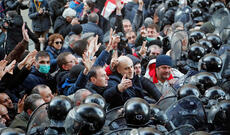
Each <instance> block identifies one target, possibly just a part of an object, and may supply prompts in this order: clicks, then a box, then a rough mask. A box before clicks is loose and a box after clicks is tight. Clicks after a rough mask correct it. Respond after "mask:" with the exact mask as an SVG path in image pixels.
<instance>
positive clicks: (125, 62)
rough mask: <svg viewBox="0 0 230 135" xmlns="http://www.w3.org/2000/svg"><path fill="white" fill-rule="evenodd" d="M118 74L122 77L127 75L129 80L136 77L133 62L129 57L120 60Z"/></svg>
mask: <svg viewBox="0 0 230 135" xmlns="http://www.w3.org/2000/svg"><path fill="white" fill-rule="evenodd" d="M117 72H118V73H120V74H121V75H122V76H124V75H125V74H126V77H127V78H128V79H132V78H133V75H134V69H133V61H132V60H131V59H130V58H129V57H127V56H120V57H119V58H118V65H117Z"/></svg>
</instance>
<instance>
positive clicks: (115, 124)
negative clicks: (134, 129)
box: [108, 117, 128, 131]
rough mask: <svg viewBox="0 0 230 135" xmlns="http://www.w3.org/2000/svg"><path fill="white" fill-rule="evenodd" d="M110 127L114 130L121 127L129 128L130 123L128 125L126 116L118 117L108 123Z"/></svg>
mask: <svg viewBox="0 0 230 135" xmlns="http://www.w3.org/2000/svg"><path fill="white" fill-rule="evenodd" d="M108 127H109V129H110V130H111V131H112V130H118V129H121V128H127V127H128V125H127V122H126V120H125V117H120V118H117V119H115V120H113V121H111V122H110V123H109V124H108Z"/></svg>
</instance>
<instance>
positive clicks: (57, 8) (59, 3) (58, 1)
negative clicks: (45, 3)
mask: <svg viewBox="0 0 230 135" xmlns="http://www.w3.org/2000/svg"><path fill="white" fill-rule="evenodd" d="M65 4H66V3H65V0H51V1H50V2H49V6H50V11H51V12H52V13H53V14H52V16H51V18H52V23H53V25H54V22H55V20H56V18H57V17H58V16H61V15H62V13H63V11H64V10H65V7H64V6H65Z"/></svg>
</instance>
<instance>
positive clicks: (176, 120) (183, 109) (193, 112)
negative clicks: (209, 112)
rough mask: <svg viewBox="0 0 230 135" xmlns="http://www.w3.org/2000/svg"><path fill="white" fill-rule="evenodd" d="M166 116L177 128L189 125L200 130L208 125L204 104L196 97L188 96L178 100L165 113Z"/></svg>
mask: <svg viewBox="0 0 230 135" xmlns="http://www.w3.org/2000/svg"><path fill="white" fill-rule="evenodd" d="M165 114H166V116H167V118H168V121H171V122H172V123H173V124H174V126H175V127H180V126H182V125H185V124H189V125H192V126H193V127H194V128H196V129H198V128H202V126H204V125H205V124H206V123H207V120H206V119H207V117H206V114H205V110H204V107H203V104H202V102H201V101H200V99H199V98H197V97H196V96H186V97H184V98H182V99H180V100H178V101H177V102H176V103H174V104H173V105H171V106H170V107H169V108H168V109H167V110H166V111H165Z"/></svg>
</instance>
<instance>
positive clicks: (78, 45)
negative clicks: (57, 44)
mask: <svg viewBox="0 0 230 135" xmlns="http://www.w3.org/2000/svg"><path fill="white" fill-rule="evenodd" d="M87 45H88V42H87V41H86V40H78V41H76V42H75V43H74V45H73V51H74V52H75V53H76V54H77V55H78V56H82V54H83V53H84V52H85V50H86V49H87Z"/></svg>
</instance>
